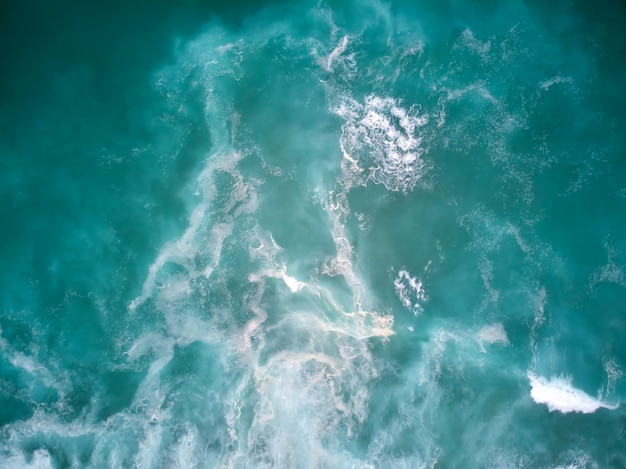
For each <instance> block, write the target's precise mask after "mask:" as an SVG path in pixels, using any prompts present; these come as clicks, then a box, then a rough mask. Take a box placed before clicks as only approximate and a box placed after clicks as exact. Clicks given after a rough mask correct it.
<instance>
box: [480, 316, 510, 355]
mask: <svg viewBox="0 0 626 469" xmlns="http://www.w3.org/2000/svg"><path fill="white" fill-rule="evenodd" d="M478 341H479V342H480V345H481V348H482V351H483V352H484V351H485V348H484V344H500V345H502V346H504V347H506V346H508V345H510V342H509V338H508V336H507V334H506V331H505V330H504V326H502V324H501V323H499V322H497V323H494V324H490V325H488V326H485V327H483V328H482V329H481V330H480V331H478Z"/></svg>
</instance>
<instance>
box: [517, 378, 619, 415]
mask: <svg viewBox="0 0 626 469" xmlns="http://www.w3.org/2000/svg"><path fill="white" fill-rule="evenodd" d="M528 379H529V380H530V386H531V390H530V396H531V397H532V398H533V400H534V401H535V402H536V403H537V404H545V405H546V406H547V407H548V409H549V410H550V412H553V411H555V410H556V411H559V412H561V413H564V414H565V413H568V412H581V413H583V414H591V413H593V412H595V411H596V410H598V409H600V408H605V409H610V410H615V409H617V408H618V407H619V403H618V404H615V405H610V404H606V403H604V402H602V401H599V400H597V399H594V398H593V397H591V396H590V395H588V394H586V393H585V392H583V391H581V390H580V389H577V388H575V387H574V386H572V383H571V379H568V378H550V379H549V380H548V379H546V378H543V377H541V376H536V375H535V374H533V373H530V372H529V373H528Z"/></svg>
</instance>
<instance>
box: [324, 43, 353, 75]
mask: <svg viewBox="0 0 626 469" xmlns="http://www.w3.org/2000/svg"><path fill="white" fill-rule="evenodd" d="M347 47H348V36H343V37H342V38H341V40H340V41H339V43H338V44H337V47H335V48H334V49H333V50H332V52H331V53H330V54H329V55H328V59H327V60H326V70H327V71H329V72H332V71H333V62H334V61H335V60H336V59H337V57H339V56H340V55H341V54H343V53H344V52H345V50H346V48H347Z"/></svg>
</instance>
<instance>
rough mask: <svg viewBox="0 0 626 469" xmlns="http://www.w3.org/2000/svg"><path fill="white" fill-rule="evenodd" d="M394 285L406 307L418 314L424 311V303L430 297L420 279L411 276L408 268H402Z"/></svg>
mask: <svg viewBox="0 0 626 469" xmlns="http://www.w3.org/2000/svg"><path fill="white" fill-rule="evenodd" d="M393 287H394V289H395V291H396V295H397V296H398V298H399V299H400V301H401V302H402V304H403V305H404V307H405V308H407V309H408V310H410V311H412V312H413V314H415V315H416V316H417V315H418V314H419V313H421V312H422V311H423V309H424V308H423V306H422V305H423V303H424V302H425V301H426V300H427V299H428V297H427V296H426V291H425V289H424V285H423V284H422V281H421V280H420V279H418V278H417V277H411V275H410V274H409V273H408V272H407V271H406V270H401V271H399V272H398V276H397V277H396V279H395V280H394V281H393Z"/></svg>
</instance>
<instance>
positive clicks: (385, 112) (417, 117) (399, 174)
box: [332, 94, 429, 193]
mask: <svg viewBox="0 0 626 469" xmlns="http://www.w3.org/2000/svg"><path fill="white" fill-rule="evenodd" d="M332 111H333V112H334V113H335V114H337V115H338V116H340V117H341V118H343V119H344V120H345V124H344V125H343V126H342V133H341V139H340V146H341V151H342V153H343V156H344V158H345V159H346V160H347V161H348V162H349V163H351V165H352V170H353V171H352V172H353V173H354V174H353V176H355V177H356V176H358V175H359V173H362V172H365V180H361V181H359V183H360V184H366V183H367V181H368V180H372V181H374V182H375V183H376V184H383V185H384V186H385V187H387V189H389V190H391V191H400V192H405V193H406V192H409V191H411V190H413V188H414V187H415V185H416V184H417V182H418V181H419V180H420V179H421V178H422V176H423V174H424V171H425V170H426V163H425V161H424V160H423V158H422V156H423V155H424V153H425V152H426V148H424V146H423V145H422V142H423V136H422V135H421V133H420V129H421V128H422V127H424V126H425V125H426V124H427V123H428V120H429V116H428V114H422V113H421V112H420V109H419V107H418V106H410V107H408V108H405V107H404V106H403V105H402V103H401V102H400V101H399V100H397V99H394V98H391V97H380V96H377V95H374V94H372V95H369V96H367V97H366V98H365V101H364V102H363V103H359V102H357V101H356V100H354V99H352V98H349V97H347V98H344V99H342V100H341V101H340V102H339V104H337V105H336V106H334V107H333V108H332Z"/></svg>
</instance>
